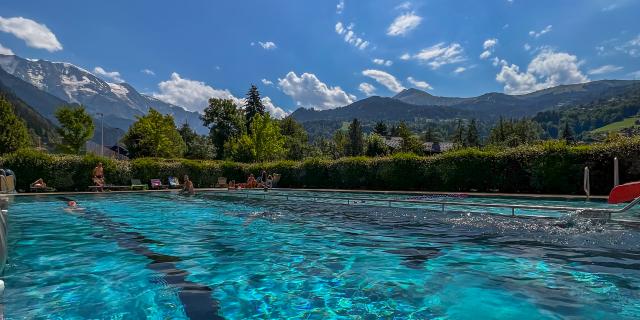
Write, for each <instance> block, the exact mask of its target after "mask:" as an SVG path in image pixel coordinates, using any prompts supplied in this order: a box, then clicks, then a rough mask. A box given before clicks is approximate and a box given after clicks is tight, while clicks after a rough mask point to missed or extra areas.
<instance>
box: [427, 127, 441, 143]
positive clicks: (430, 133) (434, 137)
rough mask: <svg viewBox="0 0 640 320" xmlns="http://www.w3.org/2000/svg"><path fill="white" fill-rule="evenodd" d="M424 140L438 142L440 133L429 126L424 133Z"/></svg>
mask: <svg viewBox="0 0 640 320" xmlns="http://www.w3.org/2000/svg"><path fill="white" fill-rule="evenodd" d="M424 141H426V142H440V133H439V132H437V131H436V130H434V129H433V127H431V126H429V127H428V128H427V131H426V132H425V134H424Z"/></svg>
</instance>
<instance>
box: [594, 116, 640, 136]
mask: <svg viewBox="0 0 640 320" xmlns="http://www.w3.org/2000/svg"><path fill="white" fill-rule="evenodd" d="M637 120H640V117H638V116H634V117H629V118H626V119H624V120H621V121H618V122H614V123H610V124H608V125H606V126H604V127H600V128H598V129H595V130H592V131H591V132H593V133H601V132H610V131H619V130H621V129H624V128H631V127H640V125H637V124H636V121H637Z"/></svg>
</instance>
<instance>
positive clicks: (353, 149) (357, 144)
mask: <svg viewBox="0 0 640 320" xmlns="http://www.w3.org/2000/svg"><path fill="white" fill-rule="evenodd" d="M347 135H348V136H349V144H348V147H347V154H348V155H349V156H352V157H353V156H361V155H363V154H364V137H363V135H362V125H360V121H358V119H353V121H351V124H350V125H349V132H348V134H347Z"/></svg>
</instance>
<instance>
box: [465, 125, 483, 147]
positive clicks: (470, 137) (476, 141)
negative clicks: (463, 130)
mask: <svg viewBox="0 0 640 320" xmlns="http://www.w3.org/2000/svg"><path fill="white" fill-rule="evenodd" d="M465 142H466V145H467V146H468V147H479V146H480V136H479V134H478V127H477V125H476V119H471V121H470V122H469V124H468V125H467V137H466V139H465Z"/></svg>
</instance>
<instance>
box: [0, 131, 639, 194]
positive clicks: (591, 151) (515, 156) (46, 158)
mask: <svg viewBox="0 0 640 320" xmlns="http://www.w3.org/2000/svg"><path fill="white" fill-rule="evenodd" d="M614 157H618V159H619V165H620V180H621V182H622V183H624V182H629V181H637V180H640V161H638V159H640V138H634V139H620V140H616V141H614V142H610V143H602V144H593V145H581V146H571V145H568V144H566V143H565V142H559V141H547V142H543V143H540V144H536V145H527V146H521V147H517V148H510V149H498V148H487V149H477V148H467V149H458V150H455V151H451V152H447V153H444V154H439V155H435V156H430V157H422V156H416V155H414V154H410V153H408V154H407V153H404V154H403V153H400V154H394V155H392V156H388V157H376V158H365V157H352V158H342V159H338V160H327V159H322V158H310V159H306V160H304V161H301V162H294V161H278V162H267V163H253V164H244V163H236V162H228V161H227V162H225V161H212V160H186V159H158V158H139V159H135V160H132V161H119V160H110V159H106V158H100V157H96V156H92V155H87V156H84V157H81V156H71V155H51V154H46V153H42V152H38V151H33V150H22V151H18V152H16V153H12V154H9V155H7V156H5V157H3V158H0V166H1V167H4V168H11V169H12V170H14V171H15V172H16V175H17V177H18V188H19V189H23V190H28V187H29V183H31V182H33V181H35V180H36V179H38V178H43V179H44V180H45V181H46V182H47V183H48V184H49V185H50V186H52V187H55V188H56V189H58V190H61V191H73V190H86V189H87V186H88V185H91V173H92V170H93V168H94V167H95V164H96V163H97V162H98V161H101V162H103V163H104V166H105V175H106V181H107V183H109V184H120V185H128V184H129V183H130V179H131V178H139V179H141V180H142V181H143V182H148V181H149V179H152V178H160V179H162V180H163V181H164V182H165V183H166V181H167V178H168V177H169V176H178V177H180V178H182V176H183V175H185V174H188V175H189V176H190V177H191V179H192V180H193V181H194V184H195V185H196V186H197V187H212V186H214V185H215V184H216V182H217V180H218V177H227V179H228V180H236V181H238V182H243V181H246V178H247V176H248V175H249V174H250V173H253V174H255V175H258V174H259V173H260V172H261V171H262V170H266V171H267V172H269V173H279V174H280V175H281V179H280V184H279V186H281V187H306V188H337V189H340V188H342V189H377V190H430V191H456V192H465V191H471V190H477V191H500V192H527V193H563V194H583V191H582V179H583V170H584V167H585V166H588V167H589V169H590V172H591V190H592V193H593V194H608V193H609V191H610V190H611V187H612V186H613V158H614Z"/></svg>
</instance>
